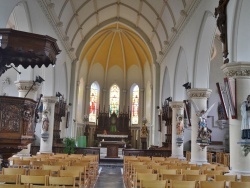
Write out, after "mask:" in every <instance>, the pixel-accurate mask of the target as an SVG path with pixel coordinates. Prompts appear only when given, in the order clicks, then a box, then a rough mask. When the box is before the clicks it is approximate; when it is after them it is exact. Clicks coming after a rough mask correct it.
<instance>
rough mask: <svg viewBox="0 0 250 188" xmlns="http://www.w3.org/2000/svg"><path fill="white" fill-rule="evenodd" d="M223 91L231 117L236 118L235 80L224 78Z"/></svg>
mask: <svg viewBox="0 0 250 188" xmlns="http://www.w3.org/2000/svg"><path fill="white" fill-rule="evenodd" d="M224 84H225V92H226V94H227V99H228V106H229V110H230V114H231V117H232V119H236V118H237V106H236V89H235V87H236V80H235V79H230V80H229V79H228V78H224Z"/></svg>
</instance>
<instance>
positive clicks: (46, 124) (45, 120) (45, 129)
mask: <svg viewBox="0 0 250 188" xmlns="http://www.w3.org/2000/svg"><path fill="white" fill-rule="evenodd" d="M48 113H49V111H48V110H44V111H43V117H42V122H43V124H42V130H43V132H48V130H49V118H48Z"/></svg>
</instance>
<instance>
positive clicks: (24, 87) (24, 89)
mask: <svg viewBox="0 0 250 188" xmlns="http://www.w3.org/2000/svg"><path fill="white" fill-rule="evenodd" d="M15 85H16V87H17V90H18V97H26V98H29V99H33V100H35V101H36V100H37V90H38V88H39V86H40V84H39V83H34V81H16V82H15ZM30 147H31V144H28V145H27V149H23V150H22V151H20V152H18V153H17V155H18V156H30Z"/></svg>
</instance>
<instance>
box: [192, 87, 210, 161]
mask: <svg viewBox="0 0 250 188" xmlns="http://www.w3.org/2000/svg"><path fill="white" fill-rule="evenodd" d="M211 92H212V90H211V89H204V88H193V89H188V90H187V94H188V97H189V99H192V101H193V102H194V103H195V104H196V105H197V107H198V109H199V111H201V110H205V111H206V110H207V99H208V98H209V96H210V94H211ZM198 122H199V120H198V117H197V116H196V112H195V110H194V107H193V106H192V107H191V126H192V127H191V128H192V132H191V161H190V163H192V164H203V163H207V148H206V147H205V148H204V149H201V148H200V146H199V145H198V144H197V143H196V139H197V136H198V127H199V126H198Z"/></svg>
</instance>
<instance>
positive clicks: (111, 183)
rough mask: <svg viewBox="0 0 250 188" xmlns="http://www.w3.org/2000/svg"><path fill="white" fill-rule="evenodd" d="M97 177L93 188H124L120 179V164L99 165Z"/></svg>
mask: <svg viewBox="0 0 250 188" xmlns="http://www.w3.org/2000/svg"><path fill="white" fill-rule="evenodd" d="M99 166H100V169H99V176H98V179H97V182H96V184H95V188H125V186H124V184H123V178H122V163H121V164H112V163H106V164H102V163H100V165H99Z"/></svg>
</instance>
